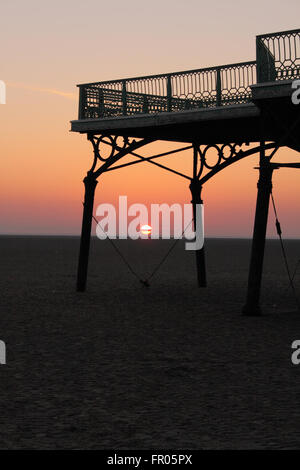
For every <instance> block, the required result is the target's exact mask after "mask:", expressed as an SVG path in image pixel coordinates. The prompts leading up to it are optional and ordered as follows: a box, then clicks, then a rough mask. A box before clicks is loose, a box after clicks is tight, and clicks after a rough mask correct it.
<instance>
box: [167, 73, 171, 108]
mask: <svg viewBox="0 0 300 470" xmlns="http://www.w3.org/2000/svg"><path fill="white" fill-rule="evenodd" d="M167 110H168V112H171V111H172V82H171V75H168V77H167Z"/></svg>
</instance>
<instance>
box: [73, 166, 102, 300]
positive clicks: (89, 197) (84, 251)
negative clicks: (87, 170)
mask: <svg viewBox="0 0 300 470" xmlns="http://www.w3.org/2000/svg"><path fill="white" fill-rule="evenodd" d="M83 182H84V186H85V195H84V207H83V217H82V229H81V239H80V251H79V262H78V272H77V291H78V292H84V291H85V288H86V279H87V270H88V262H89V251H90V240H91V228H92V216H93V206H94V195H95V188H96V186H97V183H98V182H97V180H96V179H95V178H94V176H93V175H90V174H88V175H87V176H86V177H85V178H84V180H83Z"/></svg>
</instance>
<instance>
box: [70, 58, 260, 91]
mask: <svg viewBox="0 0 300 470" xmlns="http://www.w3.org/2000/svg"><path fill="white" fill-rule="evenodd" d="M255 64H256V60H249V61H246V62H236V63H233V64H224V65H216V66H214V67H205V68H201V69H191V70H182V71H179V72H169V73H161V74H159V75H145V76H141V77H129V78H122V79H119V80H105V81H104V82H92V83H80V84H79V85H77V86H78V87H85V86H96V85H111V84H115V83H122V82H129V81H135V80H149V79H152V80H153V79H155V78H166V77H172V76H177V75H186V74H189V73H199V72H209V71H214V70H222V69H227V68H231V67H242V66H247V65H255Z"/></svg>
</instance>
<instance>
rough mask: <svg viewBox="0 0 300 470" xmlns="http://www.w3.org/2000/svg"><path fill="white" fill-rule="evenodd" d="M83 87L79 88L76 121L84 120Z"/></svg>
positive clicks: (84, 95) (84, 94)
mask: <svg viewBox="0 0 300 470" xmlns="http://www.w3.org/2000/svg"><path fill="white" fill-rule="evenodd" d="M85 97H86V93H85V87H83V86H79V103H78V119H84V118H85V115H84V107H85Z"/></svg>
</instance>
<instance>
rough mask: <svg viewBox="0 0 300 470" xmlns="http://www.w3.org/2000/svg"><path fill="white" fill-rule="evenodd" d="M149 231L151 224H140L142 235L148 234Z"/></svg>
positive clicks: (150, 230)
mask: <svg viewBox="0 0 300 470" xmlns="http://www.w3.org/2000/svg"><path fill="white" fill-rule="evenodd" d="M151 232H152V227H151V225H147V224H145V225H142V226H141V233H142V234H143V235H150V234H151Z"/></svg>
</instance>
